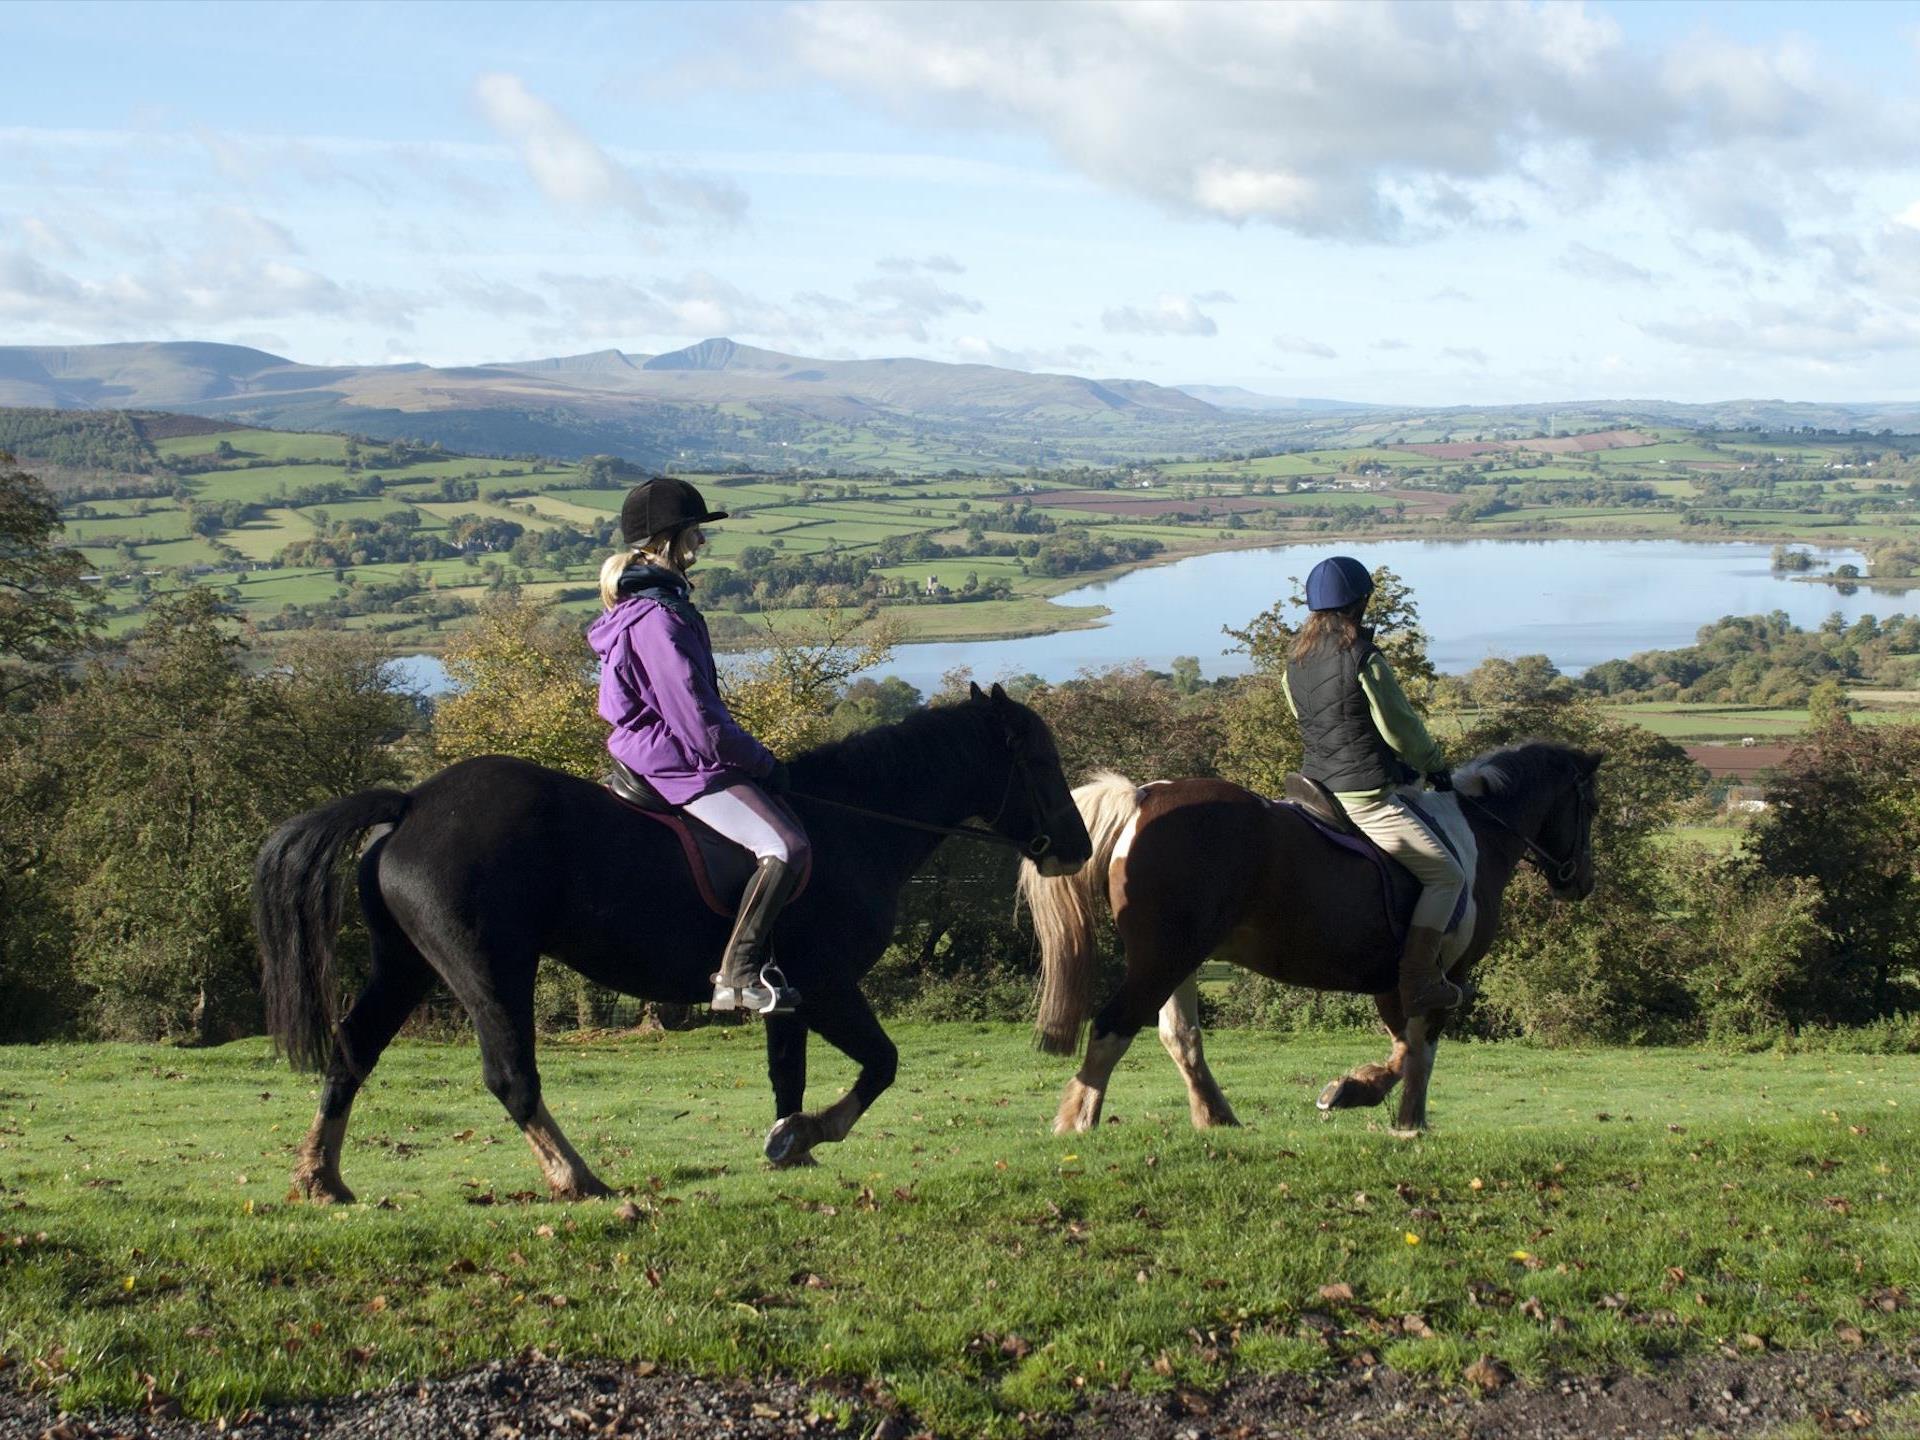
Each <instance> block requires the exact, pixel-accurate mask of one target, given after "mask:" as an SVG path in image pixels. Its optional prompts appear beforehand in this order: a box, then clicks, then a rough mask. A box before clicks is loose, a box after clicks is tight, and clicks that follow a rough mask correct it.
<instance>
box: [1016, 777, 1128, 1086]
mask: <svg viewBox="0 0 1920 1440" xmlns="http://www.w3.org/2000/svg"><path fill="white" fill-rule="evenodd" d="M1073 803H1074V804H1075V805H1076V806H1077V807H1078V808H1079V811H1080V818H1081V819H1082V820H1084V821H1085V822H1086V826H1087V837H1088V838H1089V839H1090V840H1092V842H1093V854H1092V856H1091V857H1089V859H1088V860H1087V863H1086V864H1085V865H1083V866H1081V867H1080V869H1079V870H1078V871H1076V872H1075V873H1074V874H1072V875H1056V876H1048V875H1042V874H1041V873H1040V871H1039V870H1038V868H1036V867H1035V865H1034V864H1033V862H1032V861H1030V860H1029V861H1027V862H1025V863H1024V864H1022V865H1021V867H1020V882H1019V897H1020V899H1021V900H1022V901H1024V902H1025V903H1026V906H1027V909H1028V910H1029V911H1030V912H1031V913H1032V915H1033V931H1034V934H1035V936H1036V937H1038V939H1039V941H1040V1005H1039V1018H1038V1019H1037V1021H1036V1022H1035V1028H1036V1031H1037V1034H1036V1043H1037V1044H1038V1045H1039V1047H1040V1048H1041V1049H1042V1050H1043V1051H1045V1052H1046V1053H1047V1054H1049V1055H1071V1054H1073V1053H1074V1052H1075V1051H1076V1050H1078V1049H1079V1048H1080V1027H1081V1026H1082V1025H1084V1024H1085V1023H1086V1019H1087V1012H1088V1011H1089V1010H1090V1009H1092V1007H1093V982H1094V972H1095V966H1094V963H1093V961H1094V908H1093V907H1094V902H1095V901H1096V900H1099V901H1101V902H1102V903H1105V902H1106V901H1107V899H1108V896H1107V873H1108V871H1109V870H1110V869H1111V868H1112V865H1113V852H1114V847H1115V846H1116V845H1117V844H1118V843H1119V841H1120V837H1121V836H1122V835H1123V834H1125V833H1126V829H1127V827H1128V826H1129V825H1130V824H1132V823H1133V818H1134V816H1135V815H1137V814H1138V813H1139V812H1140V791H1139V787H1137V786H1136V785H1135V784H1134V783H1133V781H1131V780H1129V779H1127V777H1126V776H1124V775H1117V774H1115V773H1114V772H1113V771H1111V770H1101V771H1097V772H1095V774H1094V776H1093V778H1092V779H1090V780H1088V781H1087V782H1086V784H1084V785H1080V786H1078V787H1076V788H1075V790H1074V792H1073Z"/></svg>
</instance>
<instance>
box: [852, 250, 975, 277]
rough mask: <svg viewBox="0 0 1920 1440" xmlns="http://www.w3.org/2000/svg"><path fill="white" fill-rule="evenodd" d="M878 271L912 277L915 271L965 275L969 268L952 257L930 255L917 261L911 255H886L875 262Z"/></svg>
mask: <svg viewBox="0 0 1920 1440" xmlns="http://www.w3.org/2000/svg"><path fill="white" fill-rule="evenodd" d="M873 264H874V268H875V269H876V270H886V271H890V272H894V273H898V274H904V275H910V274H912V273H913V272H914V271H915V270H925V271H927V272H928V273H929V274H932V275H964V274H966V273H967V267H966V266H964V265H962V264H961V263H960V262H959V261H958V260H956V259H954V258H953V257H952V256H951V255H928V256H927V257H925V258H924V259H915V258H914V257H913V256H911V255H885V256H882V257H881V258H880V259H878V260H876V261H874V262H873Z"/></svg>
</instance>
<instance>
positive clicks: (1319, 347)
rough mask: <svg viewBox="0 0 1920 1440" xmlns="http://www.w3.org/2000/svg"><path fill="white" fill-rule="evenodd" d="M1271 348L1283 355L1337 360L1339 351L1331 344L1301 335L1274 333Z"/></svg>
mask: <svg viewBox="0 0 1920 1440" xmlns="http://www.w3.org/2000/svg"><path fill="white" fill-rule="evenodd" d="M1273 348H1274V349H1276V350H1278V351H1279V352H1280V353H1281V354H1283V355H1310V356H1312V357H1313V358H1314V359H1316V360H1338V359H1339V358H1340V352H1339V351H1338V350H1336V349H1334V348H1333V347H1332V346H1331V345H1324V344H1322V343H1321V342H1320V341H1318V340H1309V339H1307V338H1306V337H1305V336H1301V335H1276V336H1274V337H1273Z"/></svg>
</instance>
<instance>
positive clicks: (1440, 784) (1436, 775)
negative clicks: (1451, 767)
mask: <svg viewBox="0 0 1920 1440" xmlns="http://www.w3.org/2000/svg"><path fill="white" fill-rule="evenodd" d="M1427 784H1429V785H1431V786H1432V787H1433V788H1434V789H1436V790H1451V789H1453V776H1452V775H1450V774H1449V773H1448V772H1447V771H1445V770H1435V771H1434V772H1433V773H1432V774H1430V775H1428V776H1427Z"/></svg>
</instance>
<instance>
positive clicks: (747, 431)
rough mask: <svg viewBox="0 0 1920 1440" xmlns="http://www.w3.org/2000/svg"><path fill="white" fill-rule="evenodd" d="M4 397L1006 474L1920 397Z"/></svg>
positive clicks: (902, 390) (28, 388) (576, 446)
mask: <svg viewBox="0 0 1920 1440" xmlns="http://www.w3.org/2000/svg"><path fill="white" fill-rule="evenodd" d="M0 406H23V407H37V408H42V409H56V410H101V409H129V410H135V409H138V410H158V409H165V410H171V411H185V412H189V413H192V414H196V415H203V416H218V417H221V418H223V419H232V420H239V421H242V422H245V423H248V424H252V425H258V426H264V427H269V428H273V429H280V430H327V431H335V432H343V433H350V434H356V435H364V436H368V437H372V438H375V439H383V440H395V439H409V440H420V441H438V442H439V443H440V444H442V445H444V446H445V447H447V448H448V449H450V450H457V451H461V452H463V453H468V454H495V455H550V456H555V457H558V458H562V459H579V458H582V457H584V456H587V455H596V454H607V455H618V456H622V457H624V458H626V459H628V460H631V461H634V462H635V463H637V464H641V465H648V466H677V467H681V468H687V467H701V466H710V467H718V466H729V465H750V466H757V467H762V468H775V469H784V468H793V467H805V468H811V469H837V470H842V471H847V472H859V471H871V470H884V469H901V470H913V471H922V472H925V471H941V470H948V469H958V470H967V471H973V472H978V471H983V470H985V471H992V470H1001V471H1005V470H1013V469H1020V468H1024V467H1027V466H1041V467H1059V466H1063V465H1074V464H1119V463H1127V462H1131V461H1138V460H1145V459H1153V458H1158V457H1162V456H1189V457H1195V458H1200V457H1207V456H1214V455H1227V454H1233V453H1236V452H1238V453H1245V452H1249V451H1253V450H1257V449H1259V450H1265V449H1275V448H1282V449H1284V448H1304V447H1308V446H1316V445H1334V446H1338V445H1350V444H1372V443H1391V442H1396V441H1407V442H1426V441H1451V440H1456V439H1458V440H1469V439H1473V438H1475V437H1476V436H1483V435H1484V436H1486V437H1488V438H1497V437H1499V436H1502V435H1509V436H1525V435H1528V434H1533V433H1554V434H1562V433H1566V432H1568V431H1570V430H1600V429H1609V428H1614V427H1618V426H1633V425H1645V424H1653V425H1666V426H1684V427H1688V428H1696V429H1741V428H1751V427H1756V426H1757V427H1764V428H1767V429H1774V430H1778V429H1786V428H1789V427H1812V428H1816V429H1824V430H1838V431H1847V430H1856V429H1857V430H1868V431H1878V430H1882V429H1892V430H1895V431H1902V432H1907V431H1915V430H1920V405H1917V404H1890V405H1867V404H1863V405H1827V404H1801V403H1796V402H1789V401H1778V400H1737V401H1728V402H1725V403H1722V404H1714V405H1681V404H1674V403H1672V402H1668V401H1660V400H1599V401H1568V402H1564V403H1558V404H1552V405H1516V406H1456V407H1443V408H1415V407H1407V406H1384V405H1364V404H1356V403H1354V402H1351V401H1341V400H1328V399H1313V398H1290V397H1283V396H1273V395H1263V394H1260V393H1258V392H1256V391H1251V390H1246V389H1242V388H1240V387H1237V386H1209V385H1190V386H1183V387H1170V386H1163V385H1154V384H1150V383H1149V382H1147V381H1144V380H1126V379H1090V378H1088V377H1086V376H1080V375H1060V374H1046V373H1039V374H1036V373H1030V372H1027V371H1024V370H1009V369H1004V368H1001V367H998V366H993V365H949V364H943V363H941V362H939V361H934V360H914V359H881V360H821V359H813V358H809V357H806V356H800V355H786V354H782V353H780V352H779V351H775V350H764V349H760V348H758V347H755V346H751V345H742V344H739V343H738V342H736V341H733V340H729V339H725V338H715V339H710V340H702V341H700V342H699V343H698V344H696V345H689V346H687V347H686V348H684V349H681V350H673V351H669V352H667V353H665V354H661V355H640V354H627V353H623V352H621V351H619V350H599V351H592V352H589V353H587V354H581V355H558V356H547V357H533V358H528V359H519V360H507V361H495V362H491V363H484V364H475V365H458V366H430V365H417V364H413V365H365V366H352V365H349V366H322V365H304V364H301V363H300V362H298V361H295V360H290V359H287V358H286V357H284V356H280V355H273V354H269V353H268V352H266V351H264V350H254V349H249V348H248V347H246V346H241V345H214V344H202V343H198V342H174V341H168V342H152V343H139V344H122V345H77V346H10V347H0Z"/></svg>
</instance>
